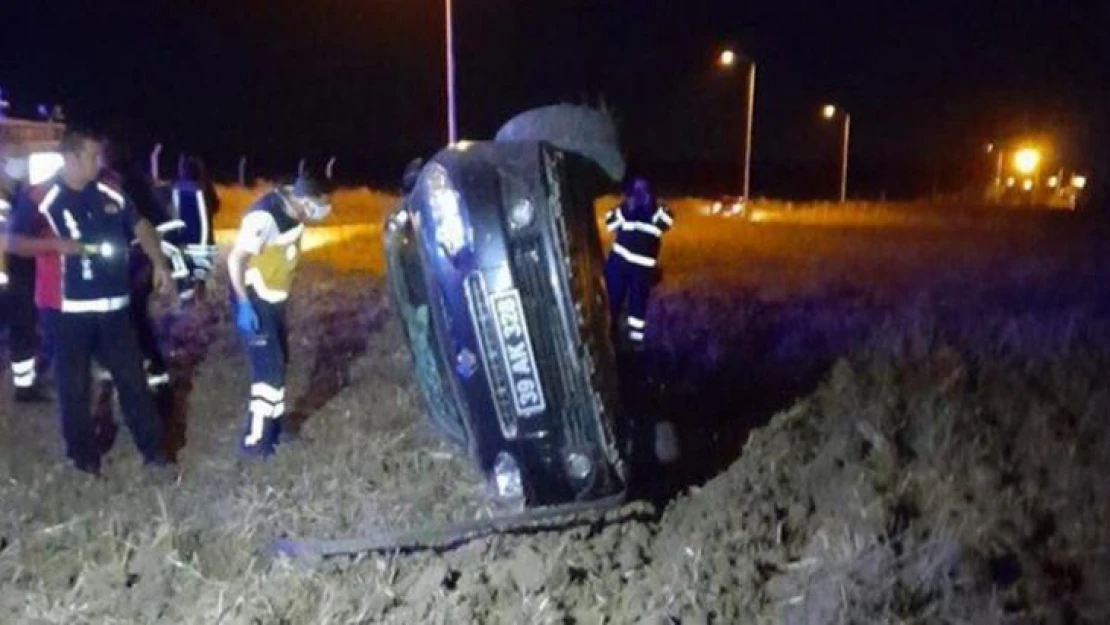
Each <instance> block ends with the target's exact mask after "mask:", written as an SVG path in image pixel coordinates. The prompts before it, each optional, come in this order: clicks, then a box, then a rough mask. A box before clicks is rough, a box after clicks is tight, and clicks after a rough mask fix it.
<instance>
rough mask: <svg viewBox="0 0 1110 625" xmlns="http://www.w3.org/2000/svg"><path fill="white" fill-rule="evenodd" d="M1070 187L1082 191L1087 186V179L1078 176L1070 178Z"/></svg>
mask: <svg viewBox="0 0 1110 625" xmlns="http://www.w3.org/2000/svg"><path fill="white" fill-rule="evenodd" d="M1071 186H1073V187H1075V188H1076V189H1083V188H1084V187H1086V186H1087V177H1086V176H1078V175H1077V176H1072V177H1071Z"/></svg>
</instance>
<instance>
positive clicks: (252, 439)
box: [243, 382, 285, 446]
mask: <svg viewBox="0 0 1110 625" xmlns="http://www.w3.org/2000/svg"><path fill="white" fill-rule="evenodd" d="M250 413H251V421H250V431H248V432H247V435H246V437H245V438H244V439H243V443H244V444H246V445H248V446H250V445H257V444H258V443H259V442H261V441H262V434H263V432H265V426H266V419H280V418H281V416H282V415H283V414H285V388H284V387H282V388H277V387H275V386H271V385H269V384H266V383H265V382H255V383H254V384H251V402H250Z"/></svg>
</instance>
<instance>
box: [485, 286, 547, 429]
mask: <svg viewBox="0 0 1110 625" xmlns="http://www.w3.org/2000/svg"><path fill="white" fill-rule="evenodd" d="M490 303H491V305H492V307H493V314H494V317H495V318H496V319H497V334H498V337H499V338H500V340H501V353H502V355H503V356H504V358H505V368H506V369H507V370H508V373H509V386H510V388H511V389H512V394H513V407H514V408H515V409H516V413H517V414H518V415H520V416H522V417H527V416H531V415H534V414H537V413H540V412H543V410H544V408H546V403H545V401H544V397H543V387H542V386H540V373H539V370H538V369H537V368H536V356H535V354H534V353H533V352H532V340H531V338H530V337H529V336H528V324H527V323H525V319H524V306H523V305H522V304H521V301H520V292H519V291H517V290H516V289H512V290H509V291H502V292H499V293H494V294H492V295H491V296H490Z"/></svg>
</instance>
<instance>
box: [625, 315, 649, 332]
mask: <svg viewBox="0 0 1110 625" xmlns="http://www.w3.org/2000/svg"><path fill="white" fill-rule="evenodd" d="M628 327H630V328H635V329H637V330H643V329H644V328H645V327H647V323H646V322H645V321H644V320H643V319H640V318H639V317H631V316H630V317H629V318H628Z"/></svg>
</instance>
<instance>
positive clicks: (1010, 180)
mask: <svg viewBox="0 0 1110 625" xmlns="http://www.w3.org/2000/svg"><path fill="white" fill-rule="evenodd" d="M1015 184H1017V181H1016V180H1014V177H1013V176H1010V177H1009V178H1007V179H1006V186H1007V187H1010V188H1013V186H1014V185H1015Z"/></svg>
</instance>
